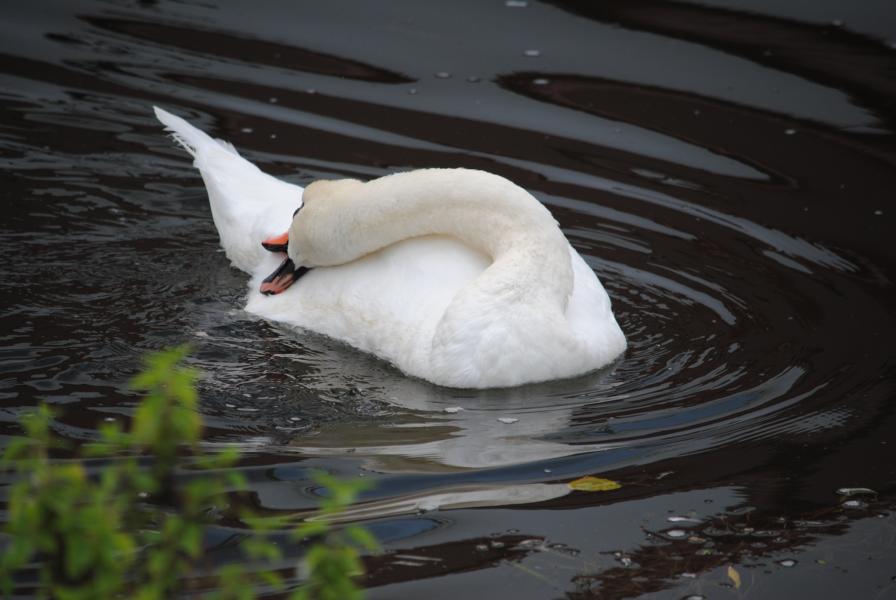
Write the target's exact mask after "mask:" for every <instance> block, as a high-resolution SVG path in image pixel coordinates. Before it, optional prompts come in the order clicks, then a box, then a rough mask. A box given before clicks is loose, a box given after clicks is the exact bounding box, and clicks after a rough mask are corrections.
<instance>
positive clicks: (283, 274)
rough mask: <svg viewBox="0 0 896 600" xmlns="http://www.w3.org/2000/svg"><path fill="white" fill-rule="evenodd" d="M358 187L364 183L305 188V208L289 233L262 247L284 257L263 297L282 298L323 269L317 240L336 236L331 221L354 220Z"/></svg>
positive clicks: (328, 183) (322, 182) (344, 181)
mask: <svg viewBox="0 0 896 600" xmlns="http://www.w3.org/2000/svg"><path fill="white" fill-rule="evenodd" d="M357 185H361V182H360V181H358V180H356V179H339V180H336V181H329V180H318V181H314V182H312V183H310V184H309V185H308V186H307V187H306V188H305V190H304V192H303V193H302V204H301V205H300V206H299V208H297V209H296V211H295V212H294V213H293V215H292V224H291V225H290V227H289V231H287V232H286V233H284V234H281V235H277V236H274V237H271V238H268V239H266V240H264V241H263V242H262V243H261V245H262V246H264V247H265V249H267V250H269V251H271V252H282V253H285V256H284V259H283V262H282V263H281V264H280V266H279V267H278V268H277V270H276V271H274V272H273V273H271V274H270V275H268V276H267V277H266V278H265V279H264V281H263V282H262V284H261V290H260V291H261V293H262V294H266V295H273V294H279V293H281V292H283V291H285V290H286V289H287V288H288V287H289V286H291V285H292V284H293V283H295V282H296V281H297V280H298V279H299V278H300V277H301V276H302V275H304V274H305V273H307V272H308V271H309V270H311V269H312V268H313V267H318V266H321V261H320V257H316V256H315V253H314V248H315V245H317V246H319V245H320V244H319V241H318V242H315V239H316V238H320V237H324V238H326V237H327V236H329V235H331V234H332V233H333V231H334V230H335V227H333V226H332V224H333V221H332V219H335V222H339V221H345V220H349V221H351V220H352V219H353V218H354V216H355V214H354V212H353V206H352V202H351V198H352V194H351V189H352V188H353V187H354V186H357ZM347 199H348V200H349V201H348V202H346V200H347ZM306 207H307V208H306ZM302 209H306V210H302ZM306 213H315V214H316V215H317V216H316V218H314V219H309V218H306V217H305V216H304V215H305V214H306ZM328 219H331V221H330V224H331V226H327V222H328ZM309 221H312V223H309ZM322 223H323V224H322Z"/></svg>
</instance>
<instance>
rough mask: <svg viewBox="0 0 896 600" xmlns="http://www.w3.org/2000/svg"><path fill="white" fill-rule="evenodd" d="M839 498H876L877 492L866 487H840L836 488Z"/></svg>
mask: <svg viewBox="0 0 896 600" xmlns="http://www.w3.org/2000/svg"><path fill="white" fill-rule="evenodd" d="M837 494H838V495H840V496H877V492H875V491H874V490H872V489H871V488H866V487H842V488H837Z"/></svg>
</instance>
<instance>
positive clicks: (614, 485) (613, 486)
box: [569, 475, 622, 492]
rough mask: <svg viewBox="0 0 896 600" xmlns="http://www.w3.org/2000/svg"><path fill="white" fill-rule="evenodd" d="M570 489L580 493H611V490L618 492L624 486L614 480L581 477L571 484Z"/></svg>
mask: <svg viewBox="0 0 896 600" xmlns="http://www.w3.org/2000/svg"><path fill="white" fill-rule="evenodd" d="M569 487H571V488H572V489H574V490H578V491H580V492H609V491H610V490H618V489H619V488H621V487H622V486H621V485H619V483H618V482H616V481H613V480H612V479H604V478H603V477H594V476H592V475H588V476H587V477H579V478H578V479H574V480H573V481H570V482H569Z"/></svg>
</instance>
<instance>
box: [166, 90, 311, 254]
mask: <svg viewBox="0 0 896 600" xmlns="http://www.w3.org/2000/svg"><path fill="white" fill-rule="evenodd" d="M153 110H154V111H155V113H156V117H157V118H158V119H159V121H161V122H162V124H163V125H165V129H166V130H167V131H169V132H170V133H171V137H172V138H174V141H176V142H177V143H178V144H180V145H181V146H183V148H184V149H185V150H186V151H187V152H189V153H190V154H191V155H192V156H193V159H194V160H193V164H194V165H195V166H196V168H197V169H199V172H200V174H201V175H202V179H203V181H204V182H205V187H206V189H207V191H208V197H209V200H210V202H211V207H212V216H213V217H214V219H215V226H216V227H217V229H218V234H219V235H220V237H221V245H222V246H223V247H224V250H225V251H226V252H227V256H228V257H230V259H231V260H232V261H233V263H234V264H235V265H236V266H237V267H238V268H240V269H243V270H244V271H252V269H253V268H254V267H255V265H256V264H257V263H258V261H259V260H260V259H259V256H261V255H263V254H267V253H266V252H265V251H264V249H262V247H261V242H262V240H264V239H265V238H267V237H269V236H271V235H273V234H275V233H280V232H282V231H283V230H285V229H288V228H289V224H290V222H291V215H292V213H293V212H294V211H295V209H296V208H297V207H299V206H300V205H301V204H302V188H300V187H299V186H297V185H293V184H290V183H286V182H285V181H281V180H279V179H277V178H276V177H272V176H270V175H268V174H267V173H264V172H263V171H261V169H259V168H258V167H256V166H255V165H253V164H252V163H251V162H249V161H248V160H246V159H245V158H243V157H242V156H240V155H239V153H238V152H237V151H236V149H235V148H234V147H233V145H231V144H230V143H228V142H225V141H224V140H217V139H214V138H212V137H211V136H210V135H208V134H206V133H205V132H204V131H201V130H199V129H197V128H196V127H193V126H192V125H190V124H189V123H187V122H186V121H185V120H183V119H182V118H180V117H178V116H176V115H172V114H171V113H169V112H167V111H165V110H162V109H161V108H158V107H153Z"/></svg>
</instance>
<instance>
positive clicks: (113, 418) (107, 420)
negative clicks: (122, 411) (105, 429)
mask: <svg viewBox="0 0 896 600" xmlns="http://www.w3.org/2000/svg"><path fill="white" fill-rule="evenodd" d="M103 421H105V422H106V423H114V422H115V417H106V418H105V419H103Z"/></svg>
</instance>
